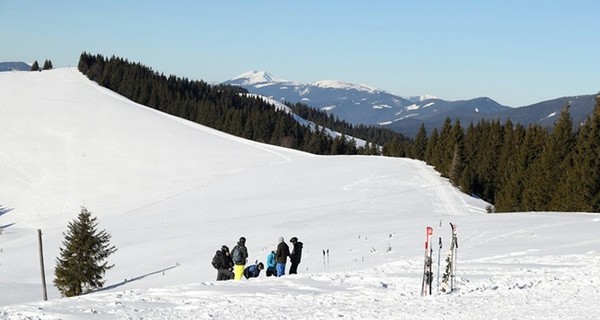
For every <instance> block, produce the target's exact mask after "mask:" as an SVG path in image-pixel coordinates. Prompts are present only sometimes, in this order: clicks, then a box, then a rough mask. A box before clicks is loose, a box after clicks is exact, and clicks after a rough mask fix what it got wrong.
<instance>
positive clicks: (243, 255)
mask: <svg viewBox="0 0 600 320" xmlns="http://www.w3.org/2000/svg"><path fill="white" fill-rule="evenodd" d="M231 258H232V259H233V263H235V266H234V267H233V273H234V274H235V276H234V278H233V279H234V280H240V279H242V277H243V276H244V268H245V267H246V262H247V261H248V249H246V238H244V237H241V238H240V240H239V241H238V243H237V245H236V246H235V247H233V250H232V251H231Z"/></svg>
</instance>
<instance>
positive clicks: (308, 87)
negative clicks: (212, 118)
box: [225, 71, 596, 137]
mask: <svg viewBox="0 0 600 320" xmlns="http://www.w3.org/2000/svg"><path fill="white" fill-rule="evenodd" d="M225 84H231V85H238V86H241V87H243V88H245V89H246V90H248V91H249V92H251V93H257V94H260V95H263V96H267V97H271V98H272V99H275V100H278V101H288V102H291V103H296V102H302V103H305V104H307V105H309V106H311V107H313V108H316V109H320V110H324V111H326V112H327V113H330V114H333V115H334V116H336V117H337V118H339V119H342V120H345V121H347V122H349V123H352V124H366V125H381V126H384V127H387V128H390V129H392V130H394V131H397V132H400V133H402V134H405V135H407V136H409V137H414V136H415V135H416V133H417V132H418V130H419V127H420V126H421V125H422V124H424V125H425V128H426V129H427V130H428V132H431V131H432V130H433V129H434V128H441V126H442V125H443V123H444V121H445V120H446V118H448V117H449V118H450V119H451V120H452V121H455V120H457V119H458V120H460V122H461V123H463V124H465V125H468V124H469V123H471V122H474V123H476V122H478V121H480V120H482V119H485V120H501V121H506V120H508V119H510V120H511V121H512V122H513V123H520V124H522V125H529V124H539V125H541V126H544V127H552V126H553V124H554V121H555V120H556V116H557V115H559V114H560V111H561V109H562V108H563V107H564V106H565V105H567V104H569V105H571V109H570V113H571V117H572V118H573V123H574V124H577V123H581V122H582V121H585V119H586V118H587V117H588V115H589V114H590V113H591V111H592V110H593V108H594V103H595V96H596V95H580V96H573V97H562V98H557V99H553V100H548V101H543V102H539V103H535V104H532V105H529V106H522V107H518V108H511V107H508V106H504V105H501V104H499V103H498V102H496V101H494V100H493V99H490V98H487V97H480V98H474V99H469V100H459V101H447V100H443V99H440V98H437V97H435V96H432V95H420V96H410V97H401V96H397V95H394V94H391V93H389V92H386V91H383V90H379V89H377V88H373V87H371V86H368V85H364V84H352V83H347V82H343V81H335V80H323V81H317V82H314V83H310V84H303V83H298V82H293V81H287V80H280V79H276V78H275V77H273V76H272V75H270V74H269V73H268V72H265V71H261V72H257V71H251V72H246V73H244V74H241V75H240V76H238V77H235V78H233V79H231V80H229V81H226V82H225Z"/></svg>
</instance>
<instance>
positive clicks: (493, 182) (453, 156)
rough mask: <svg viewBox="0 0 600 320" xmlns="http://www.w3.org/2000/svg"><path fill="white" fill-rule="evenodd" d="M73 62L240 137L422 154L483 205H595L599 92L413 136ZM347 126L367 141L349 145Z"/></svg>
mask: <svg viewBox="0 0 600 320" xmlns="http://www.w3.org/2000/svg"><path fill="white" fill-rule="evenodd" d="M78 68H79V70H80V71H81V72H82V73H84V74H85V75H86V76H87V77H88V78H89V79H90V80H92V81H96V82H97V83H98V84H99V85H101V86H104V87H106V88H108V89H110V90H113V91H115V92H117V93H119V94H121V95H123V96H125V97H127V98H128V99H130V100H132V101H135V102H137V103H140V104H142V105H145V106H148V107H150V108H154V109H156V110H160V111H163V112H165V113H168V114H171V115H174V116H177V117H180V118H184V119H187V120H190V121H194V122H196V123H199V124H202V125H205V126H208V127H212V128H214V129H217V130H220V131H224V132H227V133H230V134H233V135H236V136H239V137H243V138H246V139H250V140H254V141H259V142H264V143H269V144H273V145H279V146H283V147H288V148H293V149H298V150H302V151H307V152H311V153H315V154H323V155H334V154H348V155H350V154H363V155H380V154H381V155H385V156H392V157H408V158H413V159H418V160H423V161H425V162H427V163H428V164H429V165H432V166H434V167H435V169H436V170H437V171H438V172H440V173H441V175H442V176H444V177H447V178H448V179H449V180H450V182H451V183H452V184H453V185H455V186H457V187H458V188H460V190H461V191H463V192H465V193H468V194H472V195H475V196H477V197H481V198H482V199H484V200H485V201H487V202H489V203H492V204H494V207H490V208H489V211H490V212H492V211H496V212H514V211H569V212H570V211H575V212H578V211H584V212H600V161H599V159H600V98H598V97H597V99H596V105H595V108H594V110H593V113H592V114H591V115H590V116H589V117H588V119H587V120H586V121H585V122H584V123H582V124H578V125H577V126H574V125H573V122H572V119H571V116H570V114H569V106H568V105H567V106H565V107H564V108H563V111H562V113H561V114H560V116H559V118H558V119H557V120H556V122H555V125H554V128H553V129H552V130H547V129H544V128H542V127H541V126H539V125H531V126H528V127H524V126H522V125H520V124H513V123H512V122H511V121H507V122H505V123H501V122H500V121H499V120H498V121H486V120H482V121H479V122H478V123H476V124H474V123H471V124H469V125H468V127H467V128H466V129H465V128H463V127H462V125H461V123H460V121H458V120H456V121H454V122H452V121H451V119H450V118H447V119H446V121H445V123H444V124H443V126H442V127H441V128H440V129H439V130H438V129H434V130H433V132H431V133H430V134H428V133H427V132H426V130H425V127H424V126H421V129H420V130H419V133H418V134H417V136H416V138H415V139H414V140H410V139H407V138H405V137H404V136H403V135H401V134H399V133H395V132H393V131H391V130H389V129H384V128H379V127H374V126H363V125H359V126H353V125H350V124H348V123H346V122H344V121H340V120H338V119H336V118H334V117H333V116H332V115H327V114H326V113H325V112H323V111H319V110H315V109H313V108H311V107H309V106H307V105H304V104H301V103H297V104H288V106H289V107H290V108H292V110H293V112H294V113H296V114H297V115H299V116H300V117H302V118H304V119H306V120H309V121H312V122H314V123H316V124H317V125H320V126H323V127H326V128H330V129H332V130H335V131H338V132H340V133H342V136H340V137H335V138H332V137H330V136H329V135H327V134H326V133H325V132H324V130H322V129H314V128H309V127H306V126H303V125H301V124H299V123H298V122H297V121H295V120H294V119H293V117H292V115H290V114H287V113H285V112H284V111H277V110H276V109H275V108H274V107H273V106H272V105H271V104H269V103H267V102H265V101H264V100H263V99H261V98H256V97H252V96H251V95H247V93H248V92H247V91H246V90H245V89H242V88H240V87H233V86H225V85H209V84H207V83H206V82H203V81H191V80H188V79H186V78H179V77H176V76H173V75H171V76H168V77H167V76H165V75H164V74H159V73H158V72H155V71H153V70H152V69H151V68H149V67H146V66H144V65H142V64H140V63H131V62H129V61H127V60H125V59H122V58H117V57H114V56H113V57H111V58H105V57H103V56H102V55H91V54H88V53H86V52H84V53H82V54H81V57H80V61H79V65H78ZM346 136H352V137H355V138H359V139H363V140H365V141H368V142H369V144H367V145H366V146H365V147H357V146H356V142H355V141H354V140H353V139H347V138H346ZM378 146H381V148H379V147H378Z"/></svg>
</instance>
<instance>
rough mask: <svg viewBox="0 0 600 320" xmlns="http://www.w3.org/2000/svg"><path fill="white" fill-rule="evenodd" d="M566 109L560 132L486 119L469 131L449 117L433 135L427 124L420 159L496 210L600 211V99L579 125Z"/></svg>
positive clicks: (417, 147)
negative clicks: (574, 126)
mask: <svg viewBox="0 0 600 320" xmlns="http://www.w3.org/2000/svg"><path fill="white" fill-rule="evenodd" d="M572 128H573V122H572V119H571V116H570V114H569V106H565V108H564V109H563V111H562V113H561V115H560V117H559V119H558V120H557V121H556V122H555V125H554V128H553V129H552V130H548V129H545V128H543V127H541V126H539V125H532V126H529V127H524V126H522V125H519V124H516V125H515V124H513V123H512V122H510V121H508V122H506V123H504V124H501V123H500V121H480V122H479V123H477V124H470V125H469V126H468V127H467V128H466V130H465V129H463V127H462V126H461V123H460V122H459V121H456V122H454V123H452V121H451V120H450V119H449V118H447V119H446V122H445V123H444V126H443V127H442V129H441V130H440V131H438V130H434V131H433V132H432V133H431V134H430V135H429V136H428V135H427V133H426V131H425V129H424V127H421V130H420V131H419V134H418V135H417V137H416V139H415V141H414V143H413V150H414V152H413V154H414V155H415V157H416V158H417V159H422V160H425V161H426V162H427V163H429V164H431V165H433V166H434V167H435V168H436V170H437V171H439V172H440V173H441V174H442V175H443V176H445V177H448V178H449V179H450V181H451V182H452V183H453V184H454V185H455V186H458V187H459V188H460V189H461V190H462V191H463V192H466V193H469V194H473V195H476V196H479V197H481V198H483V199H484V200H486V201H488V202H489V203H493V204H495V208H492V207H490V208H489V210H490V211H493V210H495V211H499V212H514V211H569V212H573V211H575V212H577V211H582V212H600V170H599V168H600V97H599V98H597V99H596V105H595V108H594V111H593V113H592V115H591V116H590V117H589V118H588V119H587V121H585V122H584V123H583V125H581V126H580V127H578V128H577V129H576V130H573V129H572Z"/></svg>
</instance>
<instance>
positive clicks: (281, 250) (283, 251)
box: [275, 237, 290, 277]
mask: <svg viewBox="0 0 600 320" xmlns="http://www.w3.org/2000/svg"><path fill="white" fill-rule="evenodd" d="M289 256H290V247H288V245H287V243H285V241H284V240H283V237H279V244H278V245H277V252H276V253H275V260H276V261H277V267H276V269H277V276H278V277H281V276H283V275H285V264H286V262H287V257H289Z"/></svg>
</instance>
